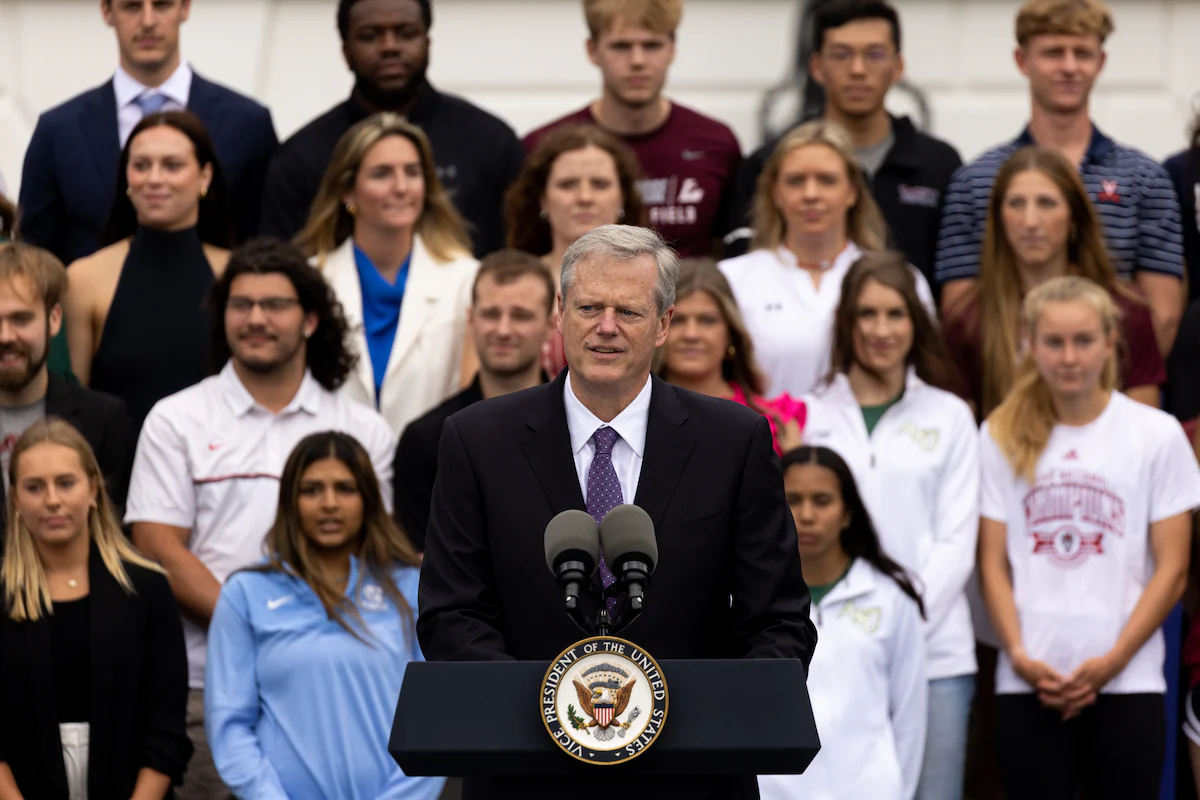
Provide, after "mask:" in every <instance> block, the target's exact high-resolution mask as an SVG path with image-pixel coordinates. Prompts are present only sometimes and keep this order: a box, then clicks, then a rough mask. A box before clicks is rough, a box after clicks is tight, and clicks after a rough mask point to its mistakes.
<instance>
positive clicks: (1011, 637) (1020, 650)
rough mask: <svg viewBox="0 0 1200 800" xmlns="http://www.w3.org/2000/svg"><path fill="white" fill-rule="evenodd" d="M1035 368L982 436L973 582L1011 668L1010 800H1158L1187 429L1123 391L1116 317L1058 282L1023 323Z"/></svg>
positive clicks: (1001, 733) (1185, 554)
mask: <svg viewBox="0 0 1200 800" xmlns="http://www.w3.org/2000/svg"><path fill="white" fill-rule="evenodd" d="M1023 319H1024V320H1025V324H1026V338H1027V340H1028V342H1029V347H1028V353H1027V355H1026V356H1025V359H1024V361H1023V362H1022V364H1021V367H1020V369H1019V370H1018V372H1017V376H1016V380H1015V382H1014V384H1013V388H1012V391H1011V392H1010V393H1009V395H1008V397H1007V398H1005V400H1004V402H1003V403H1001V404H1000V406H999V407H997V408H996V410H995V411H994V412H992V414H991V416H989V417H988V419H987V422H986V423H985V424H984V426H983V429H982V431H981V433H980V437H981V459H980V460H981V463H982V476H983V477H982V489H981V491H980V498H981V499H980V512H981V518H980V524H979V579H980V587H981V589H982V592H983V599H984V602H985V603H986V604H987V610H988V614H989V615H990V617H991V620H992V623H993V625H994V626H995V628H996V634H997V636H998V638H999V640H1000V646H1001V652H1000V661H999V665H998V666H997V668H996V693H997V698H996V731H997V737H996V738H997V753H998V755H999V759H1000V768H1001V774H1002V776H1003V780H1004V788H1005V792H1006V794H1007V795H1008V796H1009V797H1020V798H1033V799H1034V800H1036V799H1037V798H1047V800H1059V799H1060V798H1061V799H1062V800H1067V799H1068V798H1072V797H1075V796H1076V794H1077V793H1078V791H1079V790H1080V789H1081V788H1082V789H1084V791H1086V793H1087V796H1088V797H1089V798H1093V799H1094V800H1103V799H1104V798H1113V799H1114V800H1116V799H1117V798H1120V799H1121V800H1124V798H1131V797H1139V798H1140V797H1156V796H1158V792H1159V781H1160V779H1161V775H1162V767H1163V757H1164V751H1165V741H1164V730H1165V727H1166V725H1165V723H1166V720H1165V711H1166V709H1165V705H1164V697H1163V694H1164V692H1165V690H1166V680H1165V679H1164V677H1163V667H1164V660H1165V656H1166V650H1165V644H1164V639H1163V633H1162V630H1161V626H1162V624H1163V621H1164V620H1165V619H1166V617H1167V614H1168V613H1170V611H1171V608H1172V607H1173V606H1174V605H1175V604H1176V603H1177V602H1178V601H1179V599H1180V597H1182V595H1183V591H1184V587H1185V586H1186V584H1187V575H1188V558H1189V552H1190V548H1191V539H1192V512H1193V511H1194V510H1195V509H1196V508H1197V507H1198V506H1200V469H1198V468H1197V465H1196V458H1195V456H1194V455H1193V453H1192V451H1191V447H1190V446H1189V444H1188V441H1187V438H1186V437H1185V436H1184V434H1183V431H1182V429H1181V428H1180V427H1179V423H1178V422H1177V421H1176V420H1174V419H1173V418H1171V417H1170V416H1169V415H1168V414H1166V413H1165V412H1163V411H1159V410H1158V409H1154V408H1150V407H1148V406H1146V405H1143V404H1141V403H1137V402H1134V401H1133V400H1131V399H1129V398H1128V397H1126V396H1125V395H1123V394H1121V393H1120V392H1119V391H1116V389H1115V387H1116V384H1117V358H1116V349H1117V341H1118V335H1119V334H1118V326H1119V322H1118V319H1119V312H1118V310H1117V306H1116V304H1115V303H1114V302H1113V298H1112V295H1111V294H1110V292H1109V291H1108V290H1107V289H1106V288H1105V287H1103V286H1100V285H1098V284H1096V283H1094V282H1093V281H1090V280H1088V279H1086V278H1082V277H1079V276H1066V277H1059V278H1053V279H1051V280H1049V281H1047V282H1046V283H1043V284H1042V285H1041V286H1039V287H1037V288H1036V289H1034V290H1033V291H1031V292H1030V293H1029V294H1028V295H1027V296H1026V297H1025V302H1024V308H1023Z"/></svg>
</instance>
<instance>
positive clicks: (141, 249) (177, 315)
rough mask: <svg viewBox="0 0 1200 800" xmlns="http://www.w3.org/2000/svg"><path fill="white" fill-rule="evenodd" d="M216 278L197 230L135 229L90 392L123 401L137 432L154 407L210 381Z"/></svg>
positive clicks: (105, 326)
mask: <svg viewBox="0 0 1200 800" xmlns="http://www.w3.org/2000/svg"><path fill="white" fill-rule="evenodd" d="M213 281H214V277H213V270H212V265H211V264H209V263H208V259H207V258H206V257H205V255H204V248H203V246H202V245H201V243H200V236H199V234H198V233H197V232H196V229H195V228H189V229H187V230H184V231H160V230H154V229H152V228H146V227H141V226H139V227H138V230H137V234H135V235H134V237H133V242H131V243H130V246H129V255H128V256H127V257H126V258H125V263H124V265H123V266H122V267H121V277H120V278H119V279H118V280H117V290H116V293H115V294H114V295H113V301H112V307H111V308H110V309H109V310H108V317H107V318H106V319H105V320H104V330H103V331H102V332H101V334H100V346H99V347H98V348H97V349H96V355H95V356H94V357H93V358H92V380H91V388H93V389H97V390H99V391H102V392H108V393H109V394H113V395H116V396H117V397H120V398H121V399H122V400H124V401H125V405H126V406H128V408H129V416H130V418H131V419H132V420H133V429H134V432H135V433H137V432H138V431H140V430H141V429H142V422H143V421H144V420H145V419H146V415H147V414H149V413H150V409H151V408H153V407H154V404H155V403H157V402H158V401H159V400H161V399H163V398H164V397H166V396H168V395H171V394H174V393H175V392H178V391H180V390H182V389H186V388H187V387H189V386H191V385H193V384H195V383H199V382H200V381H201V380H203V379H204V378H205V377H207V376H208V352H209V340H210V337H211V332H210V328H211V325H210V317H209V315H208V312H207V311H206V310H205V308H204V303H205V300H207V298H208V292H209V289H211V288H212V285H213Z"/></svg>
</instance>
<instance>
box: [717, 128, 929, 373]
mask: <svg viewBox="0 0 1200 800" xmlns="http://www.w3.org/2000/svg"><path fill="white" fill-rule="evenodd" d="M886 231H887V226H886V224H885V223H884V221H883V215H882V214H881V213H880V211H879V207H878V206H877V205H875V200H874V199H873V198H872V197H871V191H870V187H869V186H868V185H867V179H866V177H865V175H864V173H863V169H862V167H861V166H860V165H859V163H858V160H857V159H856V158H855V155H854V146H853V144H852V143H851V141H850V138H849V136H848V135H847V134H846V132H845V131H844V130H842V129H841V128H840V127H838V126H837V125H835V124H833V123H830V122H825V121H822V120H818V121H814V122H807V123H805V124H803V125H801V126H799V127H798V128H796V129H795V130H793V131H791V132H790V133H788V134H787V135H786V136H784V137H783V139H781V140H780V142H779V144H778V145H777V146H776V148H775V151H774V152H773V153H772V154H771V158H770V159H769V160H768V161H767V163H766V165H765V166H764V167H763V171H762V174H761V175H760V176H759V178H758V188H757V191H756V193H755V197H754V237H753V239H752V240H751V247H752V248H753V249H752V250H751V252H749V253H747V254H746V255H744V256H738V257H737V258H731V259H727V260H725V261H722V262H721V263H720V267H721V271H722V272H724V273H725V277H726V278H727V279H728V280H729V284H730V286H731V287H732V288H733V293H734V295H735V296H736V297H737V301H738V307H739V308H741V311H742V316H743V317H744V318H745V320H746V326H747V327H748V328H749V329H750V335H751V337H752V338H753V339H754V347H755V350H756V351H757V352H758V363H759V367H761V368H762V370H763V373H764V374H765V375H766V378H767V386H766V394H767V396H770V397H774V396H775V395H779V394H783V393H784V392H787V393H788V394H790V395H792V396H793V397H799V396H800V395H802V394H804V393H805V392H808V391H811V390H812V389H813V388H814V387H815V386H816V385H817V382H818V380H819V379H820V377H821V376H822V375H824V374H825V371H826V369H828V366H829V340H830V334H831V332H832V322H833V310H834V309H835V308H836V307H837V303H838V297H839V295H840V294H841V288H842V278H843V276H845V274H846V271H847V270H849V269H850V265H851V264H853V263H854V262H855V261H856V260H858V257H859V256H860V255H861V254H862V253H863V251H872V250H883V249H884V241H885V239H886V238H887V233H886ZM914 272H915V270H914ZM917 277H918V281H917V283H918V287H919V291H920V293H921V300H922V302H924V303H925V304H926V306H927V307H928V308H929V309H930V313H931V314H932V313H933V308H934V306H933V293H932V292H931V291H930V290H929V284H928V282H926V280H925V278H924V277H922V276H920V274H919V273H918V276H917Z"/></svg>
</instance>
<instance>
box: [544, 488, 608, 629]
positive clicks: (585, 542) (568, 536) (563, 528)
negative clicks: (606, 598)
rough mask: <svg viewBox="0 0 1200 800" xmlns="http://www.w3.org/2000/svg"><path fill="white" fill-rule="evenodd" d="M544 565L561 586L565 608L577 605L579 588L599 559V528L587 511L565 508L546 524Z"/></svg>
mask: <svg viewBox="0 0 1200 800" xmlns="http://www.w3.org/2000/svg"><path fill="white" fill-rule="evenodd" d="M544 545H545V548H546V566H547V567H549V568H550V572H551V574H553V575H554V578H555V579H556V580H557V581H558V585H559V587H561V588H562V590H563V593H564V599H565V601H566V605H567V610H568V611H575V610H577V609H578V607H579V587H580V586H581V585H586V583H587V581H588V579H589V578H590V577H591V575H592V573H593V572H595V571H596V565H597V564H598V563H599V562H600V528H599V526H598V525H596V520H594V519H592V517H591V515H590V514H588V513H587V512H586V511H580V510H578V509H572V510H570V511H564V512H562V513H561V514H559V515H558V516H556V517H555V518H554V519H552V520H550V524H549V525H547V526H546V536H545V540H544Z"/></svg>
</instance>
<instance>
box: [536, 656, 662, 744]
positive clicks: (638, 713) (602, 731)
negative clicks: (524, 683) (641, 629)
mask: <svg viewBox="0 0 1200 800" xmlns="http://www.w3.org/2000/svg"><path fill="white" fill-rule="evenodd" d="M541 704H542V721H543V722H544V723H545V724H546V730H548V731H549V732H550V736H551V737H552V738H553V739H554V741H555V742H556V743H557V744H558V746H559V747H561V748H562V749H563V750H564V751H566V753H567V754H568V755H570V756H572V757H573V758H577V759H579V760H580V761H585V762H587V763H589V764H617V763H620V762H622V761H629V760H630V759H632V758H637V757H638V756H640V755H641V754H642V753H644V752H646V749H647V748H648V747H650V745H652V744H654V742H655V740H656V739H657V738H658V734H659V732H661V731H662V726H663V723H664V722H666V719H667V683H666V680H665V679H664V678H663V675H662V672H661V671H659V669H658V664H657V662H655V660H654V659H653V658H651V657H650V655H649V654H648V653H646V652H645V651H644V650H642V649H641V648H639V647H638V646H637V645H635V644H634V643H633V642H629V641H626V640H625V639H618V638H616V637H615V636H596V637H593V638H591V639H584V640H583V641H581V642H576V643H575V644H573V645H571V646H570V647H568V648H567V649H566V650H564V651H563V652H562V653H561V654H560V655H559V656H558V658H556V659H554V661H553V662H551V664H550V669H549V670H548V671H547V672H546V679H545V680H544V681H542V699H541Z"/></svg>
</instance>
